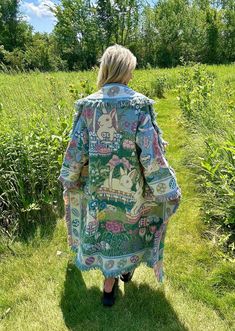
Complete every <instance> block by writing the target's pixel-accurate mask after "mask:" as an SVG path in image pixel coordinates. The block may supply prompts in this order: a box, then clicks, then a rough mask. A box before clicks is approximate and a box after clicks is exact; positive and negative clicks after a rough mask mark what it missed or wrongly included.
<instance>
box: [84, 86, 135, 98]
mask: <svg viewBox="0 0 235 331" xmlns="http://www.w3.org/2000/svg"><path fill="white" fill-rule="evenodd" d="M136 93H137V92H135V91H134V90H133V89H132V88H130V87H129V86H127V85H125V84H121V83H107V84H104V85H103V86H102V87H101V89H100V90H99V91H97V92H96V93H93V94H90V95H89V96H88V97H87V98H89V99H115V98H118V99H119V98H120V99H125V98H130V97H132V96H134V95H135V94H136Z"/></svg>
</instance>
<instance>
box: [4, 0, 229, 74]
mask: <svg viewBox="0 0 235 331" xmlns="http://www.w3.org/2000/svg"><path fill="white" fill-rule="evenodd" d="M20 2H21V1H20V0H1V2H0V70H5V69H6V68H7V69H16V70H24V71H27V70H40V71H58V70H64V71H72V70H87V69H91V68H92V67H94V66H96V65H97V64H98V60H99V58H100V56H101V55H102V53H103V51H104V50H105V48H106V47H108V46H109V45H112V44H114V43H118V44H121V45H123V46H126V47H128V48H129V49H130V50H131V51H132V52H133V53H134V54H135V56H136V57H137V62H138V64H137V65H138V67H139V68H146V67H174V66H177V65H178V64H180V63H181V60H182V59H184V60H185V61H195V62H201V63H207V64H219V63H231V62H233V61H235V2H234V0H218V1H211V0H192V1H190V0H159V1H155V2H154V1H152V2H151V3H150V2H147V1H141V0H98V1H95V2H94V1H89V0H61V1H60V2H59V3H58V4H56V5H55V6H54V7H53V8H50V10H51V11H52V12H53V14H54V15H55V17H56V20H57V21H56V24H55V26H54V28H53V31H52V32H51V33H39V32H36V33H34V31H33V27H32V26H31V25H30V24H29V23H28V22H26V21H25V20H24V18H23V16H22V15H20V12H19V6H20Z"/></svg>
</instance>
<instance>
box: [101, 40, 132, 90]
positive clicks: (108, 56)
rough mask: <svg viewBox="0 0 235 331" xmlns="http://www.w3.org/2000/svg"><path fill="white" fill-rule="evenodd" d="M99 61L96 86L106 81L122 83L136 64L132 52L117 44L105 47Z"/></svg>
mask: <svg viewBox="0 0 235 331" xmlns="http://www.w3.org/2000/svg"><path fill="white" fill-rule="evenodd" d="M99 62H100V68H99V72H98V77H97V86H98V88H100V87H102V86H103V85H104V84H106V83H115V82H116V83H123V82H124V81H125V79H126V77H127V75H128V74H129V73H130V72H131V71H132V70H134V69H135V67H136V64H137V60H136V57H135V56H134V55H133V54H132V52H131V51H130V50H129V49H127V48H125V47H124V46H121V45H118V44H115V45H113V46H109V47H108V48H106V50H105V51H104V53H103V55H102V57H101V58H100V59H99Z"/></svg>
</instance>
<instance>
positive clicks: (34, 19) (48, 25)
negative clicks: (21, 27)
mask: <svg viewBox="0 0 235 331" xmlns="http://www.w3.org/2000/svg"><path fill="white" fill-rule="evenodd" d="M56 3H59V0H23V1H21V4H20V13H21V15H22V16H24V18H25V20H27V22H29V24H31V25H32V26H33V28H34V32H38V31H39V32H52V30H53V27H54V25H55V23H56V19H55V17H54V15H53V13H51V12H50V10H49V9H48V6H50V7H53V6H54V5H55V4H56Z"/></svg>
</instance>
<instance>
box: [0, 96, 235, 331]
mask: <svg viewBox="0 0 235 331" xmlns="http://www.w3.org/2000/svg"><path fill="white" fill-rule="evenodd" d="M155 109H156V111H157V112H158V117H157V122H158V124H159V126H160V127H161V129H162V130H163V135H164V136H163V137H164V139H165V140H167V141H168V142H169V146H168V150H167V158H168V161H169V163H170V164H171V165H172V166H173V168H174V169H175V170H176V174H177V178H178V181H179V184H180V186H181V188H182V194H183V198H182V202H181V205H180V207H179V209H178V212H177V213H176V214H175V215H174V216H173V217H172V218H171V220H170V222H169V225H168V230H167V237H166V241H165V253H164V254H165V256H164V261H165V262H164V263H165V282H164V284H163V285H160V284H159V283H157V282H156V279H155V276H154V273H153V270H152V269H150V268H148V267H146V266H144V265H142V266H140V267H139V268H138V269H137V270H136V272H135V275H134V277H133V281H132V282H131V283H128V284H125V285H124V284H123V283H122V282H120V289H119V296H118V299H117V301H116V304H115V306H113V307H112V308H111V309H109V308H105V307H103V306H102V305H101V303H100V298H101V295H102V286H103V276H102V274H101V272H100V271H98V270H92V271H89V272H80V271H79V270H78V269H77V268H76V267H75V266H74V265H73V259H74V254H73V253H71V252H70V251H69V249H68V246H67V238H66V236H67V232H66V231H67V229H66V225H65V222H64V220H63V219H60V220H58V221H57V223H56V227H55V229H54V231H50V227H51V226H53V225H51V224H50V220H48V222H47V224H44V232H45V233H47V232H48V237H47V236H45V235H44V236H43V237H42V236H41V235H40V231H38V232H37V234H36V236H35V238H34V240H33V241H32V242H31V243H30V244H28V245H26V244H24V243H20V242H19V243H15V244H14V246H13V249H14V250H15V252H16V256H12V255H10V254H9V255H8V256H7V255H6V256H5V257H4V258H2V263H1V293H0V294H1V295H0V297H1V303H0V305H1V307H0V308H1V316H2V317H3V318H2V321H1V322H0V330H4V331H13V330H14V331H16V330H17V331H32V330H33V331H34V330H35V331H39V330H43V331H47V330H48V331H49V330H50V331H55V330H56V331H63V330H73V331H75V330H77V331H79V330H83V331H90V330H92V331H95V330H100V331H101V330H102V331H106V330H120V331H124V330H130V329H131V330H149V331H150V330H151V331H152V330H159V331H160V330H161V331H163V330H165V331H170V330H172V331H177V330H190V331H191V330H195V331H200V330H203V331H206V330H220V331H222V330H234V329H235V324H234V303H235V293H234V291H232V285H234V280H233V279H232V270H233V266H232V265H231V262H228V261H224V260H223V259H222V258H221V256H220V254H219V251H218V250H217V249H216V247H214V246H213V244H212V243H210V242H209V241H208V239H207V238H206V237H205V236H203V231H204V230H205V228H206V226H205V225H203V224H202V221H201V216H200V205H201V199H200V196H199V194H198V193H197V190H196V179H197V176H196V175H195V174H194V173H192V170H191V169H190V168H189V167H187V165H185V162H184V160H185V158H186V156H187V155H186V154H187V145H188V144H189V142H188V139H187V133H186V131H185V129H184V127H183V125H182V117H181V116H182V115H181V112H180V109H179V107H178V103H177V99H176V92H175V91H174V90H172V91H171V92H168V93H166V98H165V99H161V100H157V103H156V106H155ZM58 251H60V252H61V254H57V252H58ZM233 273H234V272H233ZM230 275H231V276H230ZM229 277H231V279H230V278H229ZM223 279H224V283H223V282H222V283H221V280H223ZM219 285H221V286H219Z"/></svg>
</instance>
